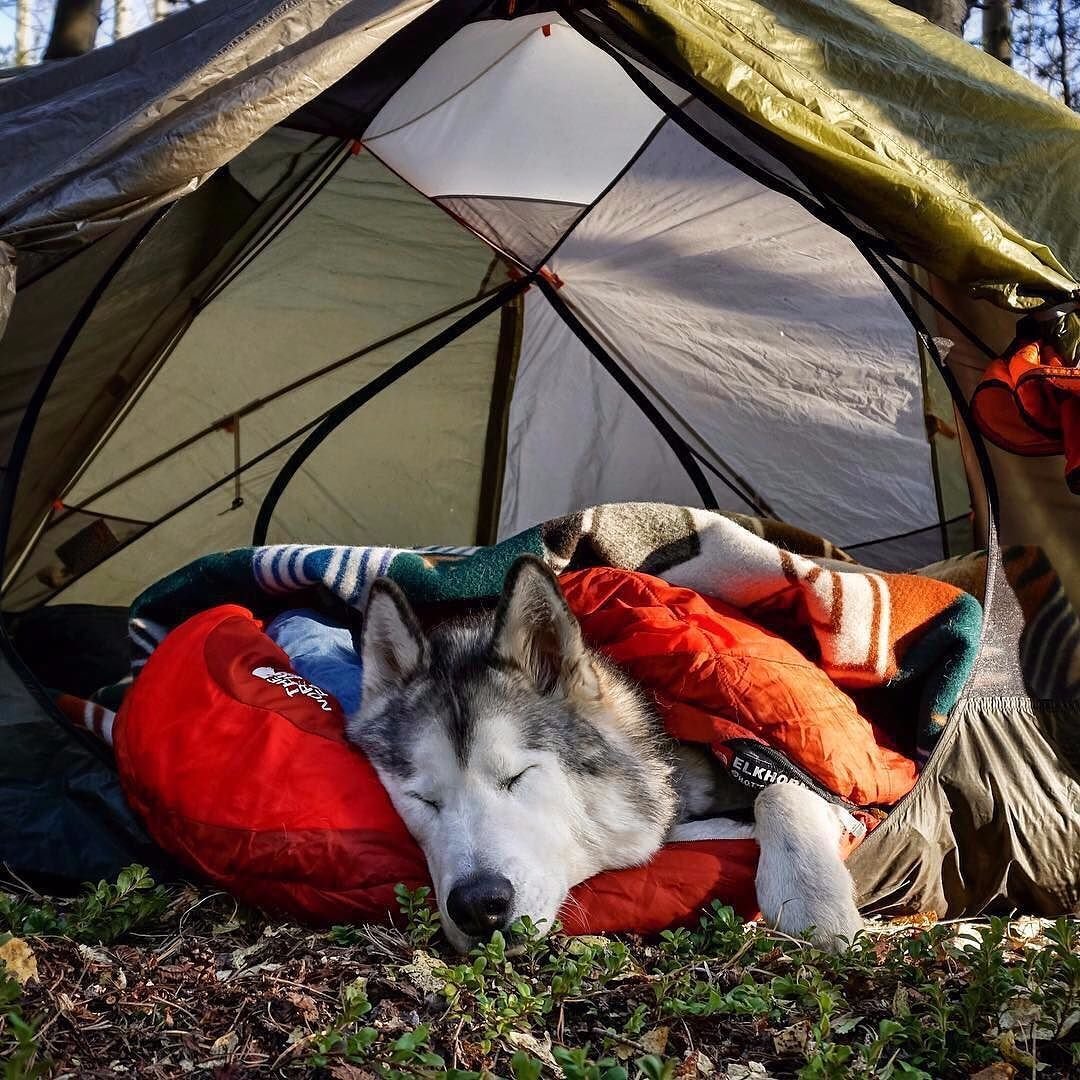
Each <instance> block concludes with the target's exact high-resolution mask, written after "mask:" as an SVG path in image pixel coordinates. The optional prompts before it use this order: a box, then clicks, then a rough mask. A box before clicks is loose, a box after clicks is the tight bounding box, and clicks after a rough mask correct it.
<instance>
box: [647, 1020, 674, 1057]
mask: <svg viewBox="0 0 1080 1080" xmlns="http://www.w3.org/2000/svg"><path fill="white" fill-rule="evenodd" d="M670 1034H671V1028H669V1027H658V1028H653V1029H652V1031H646V1032H645V1034H644V1035H642V1036H641V1048H642V1050H644V1051H645V1053H646V1054H656V1056H657V1057H660V1056H661V1055H662V1054H663V1052H664V1051H665V1050H666V1049H667V1043H668V1036H669V1035H670Z"/></svg>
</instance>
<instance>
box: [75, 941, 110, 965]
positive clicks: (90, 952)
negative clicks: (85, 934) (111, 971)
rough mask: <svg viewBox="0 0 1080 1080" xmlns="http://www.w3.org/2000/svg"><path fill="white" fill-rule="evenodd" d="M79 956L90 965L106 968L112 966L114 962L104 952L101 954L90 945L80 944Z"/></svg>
mask: <svg viewBox="0 0 1080 1080" xmlns="http://www.w3.org/2000/svg"><path fill="white" fill-rule="evenodd" d="M77 948H78V950H79V955H80V956H81V957H82V958H83V959H84V960H85V961H86V962H87V963H88V964H104V965H105V966H106V967H110V966H111V965H112V960H110V959H109V957H107V956H106V955H105V954H104V953H103V952H99V951H98V950H97V949H91V948H90V946H89V945H83V944H81V943H80V944H79V945H78V946H77Z"/></svg>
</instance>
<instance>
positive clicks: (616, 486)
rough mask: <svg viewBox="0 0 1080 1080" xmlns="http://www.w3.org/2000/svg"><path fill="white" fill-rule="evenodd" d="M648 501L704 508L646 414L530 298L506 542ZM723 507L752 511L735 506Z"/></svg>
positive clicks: (534, 293)
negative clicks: (535, 528)
mask: <svg viewBox="0 0 1080 1080" xmlns="http://www.w3.org/2000/svg"><path fill="white" fill-rule="evenodd" d="M600 493H603V499H602V500H601V499H600V498H598V495H599V494H600ZM718 494H719V495H720V496H721V497H722V496H723V495H726V494H727V493H726V492H719V493H718ZM650 499H652V500H657V501H661V502H673V503H679V504H686V505H690V506H692V505H695V504H697V503H698V502H699V501H700V497H699V495H698V493H697V492H696V491H695V490H694V486H693V484H691V483H690V480H689V478H688V477H687V475H686V473H685V472H684V471H683V468H682V466H681V465H680V464H679V462H678V460H677V459H676V458H675V455H674V454H673V453H672V451H671V448H670V447H669V446H668V445H667V444H666V443H665V442H664V440H663V439H662V438H661V437H660V435H659V434H658V433H657V431H656V429H655V428H654V427H653V426H652V424H650V423H649V421H648V420H647V419H646V418H645V416H644V415H643V414H642V412H641V410H640V409H639V408H638V407H637V405H635V404H634V402H632V401H631V400H630V398H629V397H627V396H626V393H625V392H624V391H623V390H622V389H621V388H620V387H619V386H618V385H617V384H616V382H615V380H614V379H613V378H612V377H611V376H610V375H609V374H608V373H607V372H606V371H604V369H603V368H602V367H601V366H600V364H599V363H598V361H597V360H596V359H595V358H594V357H593V356H592V354H591V353H590V352H589V350H588V349H586V348H585V346H584V345H583V344H582V343H581V342H580V341H579V340H578V339H577V337H575V335H574V333H573V332H572V331H571V330H570V328H569V327H568V326H567V325H566V323H565V322H564V321H563V320H562V319H561V318H560V317H559V315H558V313H557V312H556V311H555V309H554V308H553V307H552V306H551V305H550V304H549V303H548V301H547V300H546V298H545V297H544V296H543V295H542V294H541V293H540V292H539V291H538V290H536V289H531V290H530V291H529V292H528V293H527V294H526V296H525V330H524V334H523V336H522V342H521V358H520V360H519V361H518V373H517V381H516V383H515V386H514V396H513V399H512V401H511V404H510V425H509V431H508V434H507V445H506V476H505V479H504V481H503V501H502V512H501V515H500V518H499V535H500V536H502V537H506V536H513V535H514V534H515V533H517V532H520V531H521V530H522V529H527V528H529V526H531V525H535V524H536V522H538V521H547V520H549V519H551V518H556V517H559V516H560V515H562V514H566V513H570V512H573V511H575V510H579V509H580V508H581V507H583V506H592V505H594V504H596V503H597V502H600V501H605V502H623V501H626V502H630V501H648V500H650ZM721 505H723V506H729V508H730V509H745V506H744V505H743V504H742V503H739V502H736V501H734V500H733V499H732V500H731V501H730V503H729V502H725V501H723V500H722V501H721Z"/></svg>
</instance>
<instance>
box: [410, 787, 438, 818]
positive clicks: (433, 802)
mask: <svg viewBox="0 0 1080 1080" xmlns="http://www.w3.org/2000/svg"><path fill="white" fill-rule="evenodd" d="M406 794H407V795H408V796H409V798H410V799H415V800H416V801H417V802H422V803H423V804H424V805H425V806H430V807H431V809H432V810H434V811H435V813H436V814H437V813H438V812H439V811H440V810H441V809H442V803H441V802H438V801H436V800H435V799H425V798H424V796H423V795H421V794H420V793H419V792H417V791H409V792H406Z"/></svg>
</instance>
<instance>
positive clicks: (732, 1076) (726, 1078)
mask: <svg viewBox="0 0 1080 1080" xmlns="http://www.w3.org/2000/svg"><path fill="white" fill-rule="evenodd" d="M723 1080H773V1078H772V1077H771V1076H769V1073H768V1070H767V1069H766V1068H765V1066H764V1065H762V1064H761V1063H760V1062H758V1061H748V1062H746V1063H745V1064H738V1065H729V1066H728V1067H727V1072H725V1073H724V1074H723Z"/></svg>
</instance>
